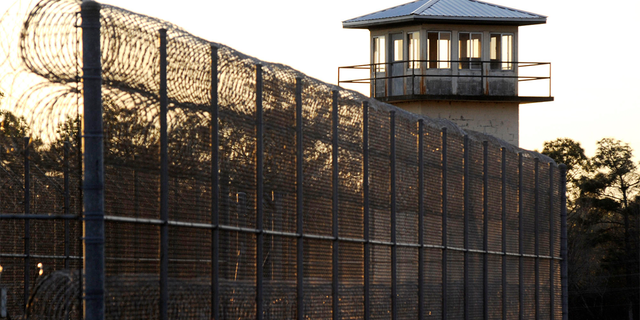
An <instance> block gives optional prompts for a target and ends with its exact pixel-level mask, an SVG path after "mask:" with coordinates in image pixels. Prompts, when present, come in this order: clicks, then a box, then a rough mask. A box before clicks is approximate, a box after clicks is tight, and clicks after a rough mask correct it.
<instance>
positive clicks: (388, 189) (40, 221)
mask: <svg viewBox="0 0 640 320" xmlns="http://www.w3.org/2000/svg"><path fill="white" fill-rule="evenodd" d="M79 4H80V2H79V1H73V0H62V1H53V0H51V1H42V2H39V3H33V4H29V5H25V6H16V7H14V9H12V10H14V12H13V13H14V14H12V15H9V16H10V17H15V19H18V20H15V19H14V20H12V19H13V18H12V19H7V20H3V21H1V22H0V31H1V34H0V35H1V36H2V37H3V39H7V41H6V43H7V45H6V46H2V47H0V51H2V53H6V54H7V55H6V56H7V57H8V58H7V59H8V61H10V62H11V63H3V64H0V71H1V72H0V90H2V92H5V93H7V97H5V98H4V99H6V100H3V106H7V108H9V110H10V112H9V113H3V114H0V120H2V121H3V122H2V124H3V126H2V128H3V129H2V130H5V129H4V128H8V127H9V125H11V128H14V127H15V128H18V129H20V128H21V130H22V131H20V130H17V131H15V132H13V133H12V134H13V135H9V134H8V131H6V130H5V131H3V133H4V135H3V136H0V147H1V148H2V150H0V151H2V152H0V178H1V180H0V181H1V182H0V183H1V184H0V218H1V219H0V243H2V245H1V246H0V265H1V266H2V267H3V268H2V271H1V273H0V287H3V288H4V287H6V288H8V292H9V295H8V303H9V305H10V309H9V311H10V313H11V315H12V317H20V316H22V315H24V314H25V312H30V316H33V317H36V316H38V317H43V318H46V317H50V318H51V317H53V318H56V317H58V318H60V317H61V316H60V315H62V317H66V316H68V317H69V318H80V317H82V308H81V294H82V293H81V292H80V291H81V288H82V287H83V284H82V281H83V280H82V279H83V278H82V277H79V275H80V274H81V271H80V270H78V269H80V268H81V257H82V254H81V249H82V248H81V243H80V241H79V238H80V234H81V225H80V220H78V219H76V218H77V217H78V216H80V215H81V213H82V212H81V210H82V205H81V201H82V200H83V193H82V181H81V177H82V174H83V173H82V171H81V169H82V166H81V162H80V161H81V159H82V157H81V152H80V150H79V147H80V146H81V143H80V141H81V140H80V129H79V126H78V124H79V123H80V122H79V121H78V120H79V117H78V115H79V114H80V112H79V107H80V105H81V101H80V100H81V99H80V96H79V93H81V82H79V79H81V70H82V66H81V65H80V57H81V54H82V51H81V50H80V48H82V43H81V37H80V36H79V33H78V32H79V30H78V28H76V26H77V25H78V23H79V21H78V18H77V16H76V12H77V11H78V10H79ZM9 20H11V22H15V21H19V23H9ZM101 27H102V28H101V30H102V37H101V38H100V39H99V40H100V43H101V46H102V68H103V69H102V77H103V84H102V105H103V119H104V135H105V139H104V164H105V169H104V174H105V193H104V198H105V202H104V203H105V206H104V207H105V208H104V209H105V217H104V219H105V225H104V228H105V264H106V266H105V267H106V268H105V270H106V271H105V275H104V276H105V299H106V301H107V302H106V305H105V306H106V309H105V312H106V314H105V316H106V318H108V319H126V318H131V319H166V318H184V319H202V318H214V317H216V316H217V318H220V319H246V318H257V319H293V318H298V319H305V318H308V319H331V318H342V319H363V318H367V317H368V318H370V319H389V318H398V319H415V318H417V317H418V314H419V313H420V312H422V314H423V315H424V316H425V317H428V318H442V317H446V318H455V319H462V318H465V317H466V319H482V318H484V316H485V314H487V315H488V317H489V318H501V317H502V315H503V314H505V315H506V318H507V319H516V318H518V316H519V315H520V313H521V312H522V313H523V315H524V316H525V318H527V319H528V318H532V317H534V316H536V315H537V316H538V318H540V319H548V318H549V319H550V318H554V319H559V318H560V316H561V312H559V311H560V310H561V303H560V301H561V295H560V294H561V290H560V275H559V272H560V271H559V270H560V264H561V262H560V260H559V259H558V256H559V255H560V237H559V232H560V218H559V217H558V213H559V212H560V210H561V208H562V204H561V203H560V192H562V190H564V189H563V187H562V186H560V177H559V170H557V167H556V166H555V164H553V163H552V162H551V160H550V159H548V158H546V157H544V156H541V155H539V154H537V153H533V152H528V151H525V150H521V149H518V148H516V147H514V146H510V145H508V144H506V143H504V142H502V141H499V140H497V139H495V138H493V137H490V136H486V135H483V134H480V133H476V132H471V131H469V132H466V131H463V130H462V129H460V128H458V127H456V126H455V125H454V124H453V123H451V122H449V121H447V120H442V119H429V118H425V117H419V116H417V115H414V114H410V113H407V112H404V111H402V110H399V109H397V108H395V107H393V106H391V105H387V104H384V103H381V102H378V101H375V100H371V99H368V98H366V97H364V96H362V95H360V94H358V93H355V92H351V91H347V90H343V89H341V88H338V87H335V86H332V85H330V84H326V83H322V82H320V81H318V80H315V79H313V78H310V77H308V76H305V75H303V74H300V73H299V72H297V71H295V70H293V69H291V68H289V67H286V66H283V65H279V64H273V63H265V62H262V61H259V60H257V59H254V58H252V57H248V56H246V55H244V54H242V53H240V52H237V51H235V50H233V49H231V48H229V47H226V46H224V45H221V44H216V43H211V42H209V41H206V40H203V39H200V38H197V37H194V36H192V35H190V34H189V33H187V32H185V31H184V30H182V29H180V28H179V27H176V26H174V25H172V24H170V23H168V22H165V21H161V20H158V19H155V18H151V17H147V16H143V15H139V14H135V13H131V12H128V11H126V10H123V9H120V8H116V7H112V6H107V5H103V6H102V11H101ZM165 32H166V41H164V40H162V41H158V40H159V39H164V38H162V37H164V36H163V34H164V33H165ZM165 43H166V46H165ZM165 50H166V52H167V56H166V58H167V64H166V65H164V64H163V65H161V64H160V62H161V61H163V59H164V56H163V55H164V54H163V52H164V51H165ZM16 52H21V54H19V55H18V54H16ZM49 53H51V54H49ZM165 68H166V73H165V72H164V71H163V70H164V69H165ZM164 77H166V80H167V81H166V84H167V85H166V91H165V87H164V85H163V83H164V80H163V79H164ZM298 79H299V80H298ZM298 83H299V84H301V87H300V90H299V91H298V90H297V84H298ZM26 84H29V85H26ZM298 93H299V94H300V95H299V96H298ZM165 95H166V97H167V99H166V101H167V103H166V104H165V103H164V101H165V100H164V97H165ZM334 97H335V98H334ZM297 98H299V102H300V103H301V110H302V114H301V116H298V115H297V114H296V112H297V110H298V109H297V106H298V105H297ZM5 101H6V102H5ZM363 102H366V103H368V104H367V106H368V107H367V108H368V109H366V112H367V114H368V121H365V117H364V113H363V108H362V106H363ZM336 105H337V109H335V106H336ZM164 107H166V129H165V126H164V123H165V122H164V121H165V118H164V115H165V112H164V111H163V110H164ZM332 111H337V119H334V118H333V114H332ZM3 112H4V111H3ZM14 113H15V114H14ZM298 117H299V118H298ZM298 120H300V121H298ZM419 120H422V122H423V123H424V128H423V129H424V131H423V133H422V135H421V136H419V132H418V121H419ZM21 121H22V124H21ZM298 123H301V126H299V124H298ZM27 124H28V125H27ZM29 126H31V127H30V128H31V129H32V131H28V130H26V129H27V128H29ZM215 128H217V130H216V129H215ZM365 128H366V129H367V130H368V131H367V132H368V135H367V138H366V139H365V133H364V132H365V130H364V129H365ZM336 130H337V131H336ZM27 132H29V133H32V134H33V135H34V137H33V139H32V140H31V144H30V145H29V146H30V148H31V149H30V150H31V152H32V153H31V156H30V157H27V158H29V160H30V161H31V163H30V164H28V165H27V164H25V162H24V160H25V155H26V153H25V152H24V151H25V150H24V145H23V142H24V140H23V138H24V136H25V134H26V133H27ZM336 132H337V133H336ZM36 134H37V135H40V136H38V137H35V135H36ZM165 135H166V136H167V139H166V145H163V143H164V139H163V137H164V136H165ZM65 140H69V141H70V142H69V146H70V149H69V150H67V151H68V152H67V153H68V154H67V155H66V156H65V154H66V153H65V147H64V141H65ZM420 140H421V141H422V154H419V152H421V151H420V150H419V148H418V141H420ZM365 143H366V144H365ZM165 150H166V151H165ZM365 150H368V153H366V152H365ZM503 152H504V158H503ZM519 154H522V157H523V162H522V165H521V164H520V158H519ZM299 155H301V156H299ZM421 158H422V159H423V162H422V163H420V161H419V159H421ZM365 159H368V161H367V163H364V162H365ZM503 159H504V160H503ZM165 160H166V161H165ZM421 165H422V167H423V171H422V176H421V177H419V176H418V175H419V173H420V172H421V171H420V170H421ZM27 168H28V169H30V170H31V171H30V174H25V172H26V171H25V170H26V169H27ZM365 168H366V171H367V175H365ZM298 169H301V170H298ZM84 174H90V173H84ZM520 177H522V179H521V178H520ZM421 180H422V181H423V182H424V188H422V184H421V183H420V181H421ZM27 182H28V183H29V184H28V185H26V183H27ZM216 183H217V184H216ZM365 185H366V186H367V187H368V188H365ZM25 186H26V187H25ZM27 191H28V192H27ZM421 191H422V194H420V192H421ZM365 199H368V201H366V202H365ZM420 199H423V200H424V207H423V212H421V210H420V207H419V203H420ZM365 208H366V209H365ZM27 213H31V214H36V215H39V216H45V215H47V218H46V219H44V218H42V217H39V218H37V219H33V218H31V217H30V216H27V215H25V214H27ZM421 214H422V216H421ZM421 221H423V222H421ZM365 225H366V226H367V228H365ZM521 225H522V228H521V227H520V226H521ZM365 231H368V232H365ZM421 234H422V236H421ZM422 240H423V242H422V243H421V241H422ZM521 247H522V250H520V248H521ZM421 255H422V259H420V257H421ZM365 257H367V258H368V260H366V261H365ZM421 275H424V277H422V278H421ZM420 279H422V282H420ZM29 301H31V303H29ZM552 302H553V303H552ZM27 305H28V306H29V308H26V307H27ZM50 305H52V306H54V307H46V306H50ZM365 305H369V306H370V307H369V310H365V309H364V308H365V307H364V306H365Z"/></svg>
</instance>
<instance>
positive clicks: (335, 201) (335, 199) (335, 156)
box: [331, 90, 340, 320]
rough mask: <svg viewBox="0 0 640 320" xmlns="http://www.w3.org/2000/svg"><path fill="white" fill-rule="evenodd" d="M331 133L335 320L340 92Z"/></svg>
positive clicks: (335, 92)
mask: <svg viewBox="0 0 640 320" xmlns="http://www.w3.org/2000/svg"><path fill="white" fill-rule="evenodd" d="M331 115H332V116H331V118H332V121H331V127H332V129H331V131H332V147H331V159H332V167H333V183H332V185H333V197H332V199H333V201H332V205H333V214H332V219H333V221H332V225H333V254H332V257H333V259H332V260H333V261H332V262H333V264H332V269H333V272H332V298H333V303H332V307H333V319H334V320H337V319H340V306H339V303H340V296H339V294H340V287H339V285H340V282H339V273H338V267H339V254H340V248H339V245H340V243H339V241H338V236H339V232H338V212H339V211H338V187H339V185H338V183H339V181H338V172H339V171H338V122H339V119H338V90H333V91H332V108H331Z"/></svg>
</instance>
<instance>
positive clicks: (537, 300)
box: [533, 158, 540, 320]
mask: <svg viewBox="0 0 640 320" xmlns="http://www.w3.org/2000/svg"><path fill="white" fill-rule="evenodd" d="M534 163H535V167H534V171H533V173H534V184H535V186H534V189H533V192H534V202H533V208H534V223H533V230H534V252H535V253H534V254H535V256H536V257H535V261H534V263H535V266H534V268H535V281H536V283H535V285H534V287H535V293H534V297H535V319H536V320H538V319H540V257H539V255H540V241H539V240H540V226H539V224H540V194H539V193H540V179H539V178H540V170H539V169H540V160H538V158H535V159H534Z"/></svg>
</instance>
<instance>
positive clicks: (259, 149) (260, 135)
mask: <svg viewBox="0 0 640 320" xmlns="http://www.w3.org/2000/svg"><path fill="white" fill-rule="evenodd" d="M262 85H263V83H262V65H261V64H257V65H256V192H257V194H256V229H258V234H257V235H256V238H257V239H256V246H257V248H256V319H257V320H262V319H263V306H262V301H263V298H264V296H263V295H264V290H263V287H262V278H263V270H264V268H263V260H264V259H263V257H264V252H263V250H264V248H263V246H264V230H263V215H264V208H263V206H264V203H263V202H264V185H263V182H264V174H263V170H264V119H263V109H262Z"/></svg>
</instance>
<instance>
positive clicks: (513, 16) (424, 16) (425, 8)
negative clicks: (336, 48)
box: [342, 0, 547, 29]
mask: <svg viewBox="0 0 640 320" xmlns="http://www.w3.org/2000/svg"><path fill="white" fill-rule="evenodd" d="M546 22H547V17H546V16H542V15H539V14H535V13H531V12H526V11H522V10H517V9H512V8H508V7H504V6H499V5H495V4H491V3H487V2H482V1H477V0H418V1H414V2H410V3H406V4H403V5H399V6H396V7H392V8H389V9H385V10H381V11H378V12H374V13H370V14H367V15H364V16H360V17H357V18H353V19H350V20H346V21H343V22H342V27H344V28H354V29H359V28H362V29H367V28H371V27H375V26H384V25H391V24H420V23H455V24H507V25H518V26H521V25H529V24H542V23H546Z"/></svg>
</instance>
